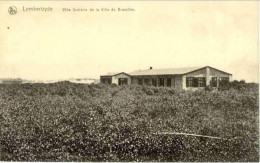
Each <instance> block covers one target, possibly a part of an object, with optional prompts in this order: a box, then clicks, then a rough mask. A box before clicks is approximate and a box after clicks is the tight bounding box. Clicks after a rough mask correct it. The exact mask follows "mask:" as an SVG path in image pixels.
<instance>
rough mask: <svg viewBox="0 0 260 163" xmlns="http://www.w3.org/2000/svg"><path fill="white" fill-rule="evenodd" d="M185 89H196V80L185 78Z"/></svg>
mask: <svg viewBox="0 0 260 163" xmlns="http://www.w3.org/2000/svg"><path fill="white" fill-rule="evenodd" d="M186 87H198V78H195V77H186Z"/></svg>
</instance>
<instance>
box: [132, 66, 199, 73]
mask: <svg viewBox="0 0 260 163" xmlns="http://www.w3.org/2000/svg"><path fill="white" fill-rule="evenodd" d="M198 69H201V67H184V68H167V69H147V70H137V71H134V72H131V73H129V74H130V75H170V74H176V75H177V74H186V73H188V72H191V71H195V70H198Z"/></svg>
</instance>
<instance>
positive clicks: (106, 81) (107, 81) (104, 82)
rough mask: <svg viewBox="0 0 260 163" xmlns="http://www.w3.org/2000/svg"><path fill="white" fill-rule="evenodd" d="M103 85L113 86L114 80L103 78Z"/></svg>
mask: <svg viewBox="0 0 260 163" xmlns="http://www.w3.org/2000/svg"><path fill="white" fill-rule="evenodd" d="M101 83H103V84H111V83H112V79H111V78H102V79H101Z"/></svg>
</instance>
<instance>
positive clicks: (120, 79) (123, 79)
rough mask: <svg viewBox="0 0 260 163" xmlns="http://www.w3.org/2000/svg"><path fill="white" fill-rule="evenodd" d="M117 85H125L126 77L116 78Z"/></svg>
mask: <svg viewBox="0 0 260 163" xmlns="http://www.w3.org/2000/svg"><path fill="white" fill-rule="evenodd" d="M118 85H127V78H118Z"/></svg>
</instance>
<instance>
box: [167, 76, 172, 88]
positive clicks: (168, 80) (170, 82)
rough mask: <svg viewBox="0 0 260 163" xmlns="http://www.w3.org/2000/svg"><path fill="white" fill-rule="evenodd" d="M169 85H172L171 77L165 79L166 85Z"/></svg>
mask: <svg viewBox="0 0 260 163" xmlns="http://www.w3.org/2000/svg"><path fill="white" fill-rule="evenodd" d="M171 85H172V80H171V78H168V79H167V87H171Z"/></svg>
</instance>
